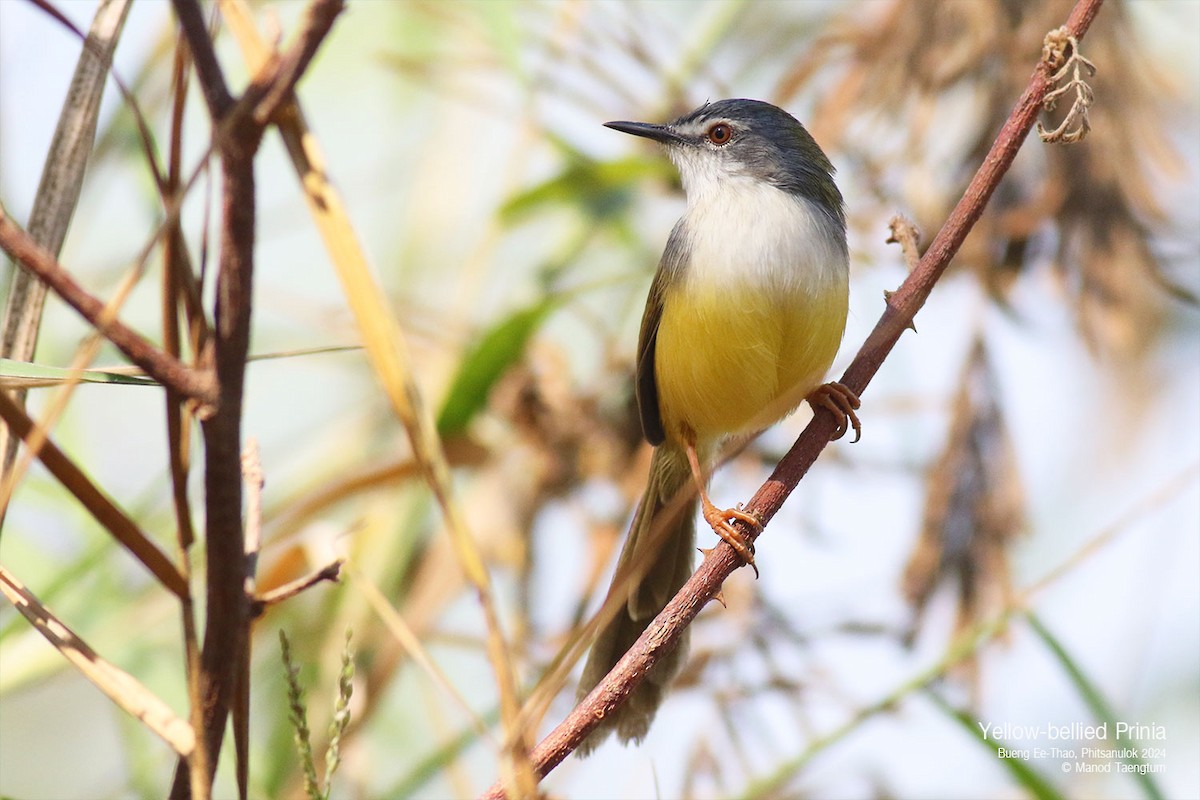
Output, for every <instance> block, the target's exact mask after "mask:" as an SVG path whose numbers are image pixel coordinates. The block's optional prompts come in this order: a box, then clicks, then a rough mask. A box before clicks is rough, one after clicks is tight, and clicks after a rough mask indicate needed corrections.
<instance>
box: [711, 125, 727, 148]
mask: <svg viewBox="0 0 1200 800" xmlns="http://www.w3.org/2000/svg"><path fill="white" fill-rule="evenodd" d="M732 138H733V128H731V127H729V125H728V124H726V123H724V122H718V123H717V124H716V125H713V126H712V127H711V128H709V129H708V140H709V141H710V142H712V143H713V144H715V145H723V144H729V140H730V139H732Z"/></svg>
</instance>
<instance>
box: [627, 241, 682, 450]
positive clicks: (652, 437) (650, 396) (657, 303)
mask: <svg viewBox="0 0 1200 800" xmlns="http://www.w3.org/2000/svg"><path fill="white" fill-rule="evenodd" d="M683 224H684V222H683V220H682V219H681V220H679V222H677V223H676V224H675V228H674V229H673V230H672V231H671V236H670V237H669V238H668V239H667V247H666V250H664V251H663V255H662V260H661V261H659V262H658V271H657V272H655V273H654V282H653V283H651V284H650V293H649V294H648V295H647V296H646V310H645V311H644V312H642V329H641V332H640V333H639V334H638V349H637V387H636V389H637V401H638V413H639V414H640V415H641V419H642V433H643V434H644V435H645V437H646V441H648V442H650V444H652V445H654V446H656V447H657V446H658V445H660V444H662V443H663V441H664V440H665V439H666V431H665V430H664V429H663V420H662V413H661V411H660V409H659V407H658V382H657V380H656V378H655V371H654V353H655V348H656V345H657V344H658V324H659V322H660V321H661V320H662V310H663V303H664V301H665V300H666V296H667V290H668V289H669V288H671V287H673V286H674V285H675V283H676V282H677V281H679V280H681V279H682V278H683V272H684V267H685V266H686V265H687V260H688V254H687V246H686V241H687V237H686V236H685V235H684V230H683Z"/></svg>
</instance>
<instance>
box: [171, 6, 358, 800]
mask: <svg viewBox="0 0 1200 800" xmlns="http://www.w3.org/2000/svg"><path fill="white" fill-rule="evenodd" d="M174 7H175V11H176V14H177V15H178V17H179V22H180V25H181V27H182V29H183V33H184V36H185V38H186V39H187V43H188V46H189V48H190V49H191V52H192V59H193V62H194V63H195V65H196V74H197V80H198V82H199V83H200V88H201V92H202V94H203V95H204V99H205V102H206V103H207V105H208V110H209V114H210V116H211V117H212V122H213V127H214V137H213V138H214V141H215V144H216V149H217V152H218V154H219V155H220V158H221V178H222V189H223V190H222V199H223V202H222V208H221V249H220V253H219V256H218V273H217V280H216V297H217V299H216V309H215V313H214V327H213V338H212V344H213V348H212V353H213V362H214V368H215V373H216V380H217V387H218V388H217V399H218V403H217V408H216V411H215V413H213V414H212V415H210V416H209V417H208V418H207V419H205V420H204V422H203V423H202V427H203V434H204V455H205V476H204V487H205V507H206V515H207V530H206V543H207V549H206V557H207V566H208V570H207V615H206V619H207V623H206V625H205V629H204V645H203V649H202V651H201V656H200V681H199V683H200V702H201V705H202V707H203V724H202V727H203V730H202V731H199V732H198V735H197V739H198V744H199V745H200V747H199V748H198V750H201V751H202V753H205V754H207V756H208V758H207V762H208V766H207V774H206V775H198V774H197V772H198V770H197V769H196V768H195V767H194V765H192V766H189V765H188V764H187V763H185V762H183V761H181V762H180V764H179V765H178V767H177V769H176V773H175V781H174V784H173V786H172V788H171V797H173V798H182V797H187V796H189V793H190V794H191V795H192V796H195V795H197V794H200V795H203V796H207V794H208V792H209V791H210V788H211V783H212V778H213V773H214V771H215V769H216V762H217V759H216V754H218V753H219V752H220V750H221V742H222V740H223V738H224V733H225V723H226V720H227V718H228V716H229V710H230V707H231V704H232V703H233V702H234V700H235V694H236V693H237V692H238V691H239V682H240V681H241V680H242V677H241V675H242V673H243V670H242V667H241V665H243V664H244V663H245V657H246V648H247V646H248V642H249V628H250V620H251V604H250V597H249V595H248V594H247V592H246V588H245V582H246V577H247V576H246V568H247V557H246V552H245V537H244V530H243V523H242V473H241V436H242V401H243V388H244V383H245V369H246V359H247V355H248V353H249V345H250V319H251V312H252V307H251V299H252V291H253V281H254V239H255V181H254V158H255V155H256V154H257V152H258V146H259V144H260V143H261V141H262V135H263V131H264V126H265V123H264V122H260V121H259V120H258V119H256V117H255V111H256V110H257V109H258V108H259V102H260V101H261V100H262V98H264V97H268V96H270V95H271V92H272V90H274V89H275V88H276V87H280V89H281V91H283V92H284V96H286V95H287V93H290V92H291V91H292V89H293V88H294V86H295V84H296V81H297V80H299V78H300V76H301V74H302V73H303V70H304V67H305V66H307V65H308V64H309V63H310V61H311V59H312V55H313V54H314V53H315V52H316V49H317V47H318V46H319V45H320V43H321V42H322V41H323V40H324V39H325V37H326V36H327V35H328V33H329V31H330V30H331V27H332V23H333V20H334V19H335V18H336V16H337V13H338V12H339V11H340V10H341V8H342V0H313V2H312V4H311V5H310V6H309V9H308V13H307V15H306V17H305V21H304V23H303V25H302V26H301V30H300V32H299V33H298V36H297V41H296V43H295V44H293V45H292V47H291V48H290V49H289V51H288V52H287V54H285V55H284V56H283V57H282V58H279V59H275V60H273V61H271V62H268V63H267V64H266V65H265V67H264V68H263V69H262V70H260V72H259V74H258V75H257V76H256V77H255V79H254V80H253V81H252V83H251V85H250V87H249V88H248V89H247V91H246V93H245V94H244V96H243V97H242V98H241V100H239V101H238V102H236V103H235V102H234V100H233V98H232V96H231V95H230V94H229V89H228V88H227V85H226V83H225V78H224V75H223V74H222V72H221V67H220V64H219V63H218V61H217V58H216V53H215V51H214V49H213V43H212V41H211V39H210V38H209V35H208V30H207V28H206V26H205V24H204V17H203V14H202V12H201V10H200V6H199V4H198V3H197V2H196V0H174ZM247 688H248V687H245V686H242V687H241V691H242V692H243V693H244V692H245V691H246V689H247Z"/></svg>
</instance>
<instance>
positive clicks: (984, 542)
mask: <svg viewBox="0 0 1200 800" xmlns="http://www.w3.org/2000/svg"><path fill="white" fill-rule="evenodd" d="M1024 528H1025V515H1024V498H1023V493H1022V490H1021V484H1020V479H1019V476H1018V473H1017V466H1016V460H1015V457H1014V454H1013V448H1012V444H1011V442H1010V440H1009V436H1008V431H1007V429H1006V426H1005V422H1004V417H1003V415H1002V414H1001V411H1000V407H999V405H998V404H997V400H996V387H995V382H994V381H993V379H992V375H991V371H990V367H989V365H988V360H987V354H986V351H985V349H984V346H983V344H982V342H981V341H978V342H976V345H975V347H974V349H973V350H972V352H971V355H970V357H969V358H968V360H967V363H966V366H965V368H964V370H963V374H962V377H961V379H960V383H959V390H958V393H957V396H956V398H955V401H954V410H953V418H952V421H951V426H950V435H949V437H948V438H947V441H946V445H945V447H944V448H943V449H942V452H941V455H940V456H939V457H938V459H937V461H936V463H935V464H934V465H933V468H932V469H931V470H930V471H929V474H928V477H927V480H926V492H925V513H924V520H923V523H922V526H921V534H920V537H919V538H918V540H917V545H916V547H915V549H914V550H913V553H912V555H911V556H910V558H909V562H908V566H907V568H906V569H905V573H904V579H903V588H904V594H905V596H906V597H907V598H908V600H909V602H910V603H912V604H913V605H914V607H915V609H916V615H917V621H918V622H919V619H920V617H921V615H922V614H923V612H924V609H925V605H926V603H927V602H928V601H929V598H930V596H931V595H932V594H933V592H934V591H935V590H936V589H937V587H938V586H939V585H941V584H942V583H943V582H944V581H947V580H953V581H955V582H956V584H957V588H958V628H959V629H960V630H961V629H963V628H965V627H966V626H967V625H969V624H970V623H972V622H974V621H977V620H979V619H983V618H986V617H988V616H990V615H992V614H994V613H996V611H997V610H998V609H999V608H1002V607H1003V606H1004V605H1005V604H1007V602H1008V601H1009V599H1010V598H1011V596H1012V586H1011V582H1010V576H1009V572H1008V563H1007V549H1008V547H1009V545H1010V544H1011V543H1012V542H1013V541H1014V540H1015V538H1016V536H1017V534H1018V533H1019V532H1021V531H1022V530H1023V529H1024Z"/></svg>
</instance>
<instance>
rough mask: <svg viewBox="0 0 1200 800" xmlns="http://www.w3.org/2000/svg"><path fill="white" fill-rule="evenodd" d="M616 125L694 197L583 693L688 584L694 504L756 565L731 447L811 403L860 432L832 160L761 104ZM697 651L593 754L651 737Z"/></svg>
mask: <svg viewBox="0 0 1200 800" xmlns="http://www.w3.org/2000/svg"><path fill="white" fill-rule="evenodd" d="M605 126H606V127H608V128H611V129H613V130H616V131H619V132H622V133H626V134H631V135H633V136H639V137H643V138H646V139H650V140H652V141H654V142H657V143H659V144H661V145H663V146H664V147H665V148H666V153H667V156H668V157H669V158H670V160H671V161H672V162H673V163H674V165H675V167H676V168H677V169H678V172H679V176H680V179H681V182H682V184H683V190H684V193H685V195H686V198H687V204H686V208H685V210H684V213H683V216H682V217H680V219H679V220H678V222H676V224H675V226H674V228H673V229H672V230H671V233H670V236H669V237H668V238H667V244H666V248H665V250H664V251H663V255H662V258H661V260H660V261H659V264H658V269H657V271H656V272H655V275H654V279H653V282H652V283H651V286H650V291H649V294H648V296H647V298H646V307H645V311H644V313H643V315H642V323H641V329H640V332H639V335H638V345H637V361H636V372H635V376H636V381H635V391H636V397H637V406H638V412H639V416H640V420H641V427H642V432H643V434H644V436H645V438H646V439H647V440H648V441H649V443H650V444H651V445H653V446H654V447H655V450H654V454H653V456H652V459H651V465H650V471H649V477H648V479H647V483H646V489H645V492H644V494H643V496H642V498H641V501H640V502H639V504H638V507H637V510H636V511H635V513H634V516H633V520H632V522H631V524H630V529H629V533H628V535H627V537H626V540H625V543H624V545H623V547H622V549H621V554H620V556H619V557H618V560H617V568H616V573H615V576H614V578H613V582H612V585H611V587H610V589H609V598H610V600H612V602H614V603H619V604H620V608H619V610H618V611H617V613H616V615H615V616H614V617H613V618H612V619H611V620H610V621H609V622H608V623H607V624H606V625H604V626H603V627H602V628H601V630H600V632H599V633H598V635H597V637H596V640H595V641H594V643H593V644H592V646H591V650H590V652H589V655H588V659H587V662H586V663H585V665H584V669H583V675H582V678H581V680H580V684H579V692H578V697H579V699H580V700H582V699H583V698H584V697H585V696H586V695H587V694H588V693H589V692H590V691H591V690H592V689H593V688H594V687H595V686H596V685H597V684H598V683H599V682H600V681H601V680H603V678H604V677H605V675H607V674H608V672H609V671H610V670H611V669H612V667H613V666H615V664H616V663H617V662H618V661H619V660H620V658H621V657H622V656H623V655H624V653H625V652H626V651H627V650H628V649H629V648H630V647H631V646H632V645H633V643H634V642H635V641H636V640H637V638H638V637H639V636H640V635H641V634H642V632H643V631H644V630H645V629H646V628H647V626H648V625H649V624H650V622H651V621H652V620H653V619H654V617H656V616H657V615H658V614H659V612H661V611H662V610H663V608H664V607H665V606H666V604H667V602H668V601H669V600H670V599H671V598H672V597H673V596H674V595H675V594H676V593H677V592H678V591H679V589H680V588H681V587H682V586H683V584H684V583H685V582H686V581H687V579H688V577H689V576H690V575H691V572H692V561H693V557H694V556H693V548H694V547H695V538H696V537H695V517H696V505H697V500H698V504H699V510H700V512H701V515H702V516H703V518H704V520H705V521H706V523H707V524H708V525H709V526H711V527H712V529H713V531H714V532H715V533H716V534H717V535H718V536H719V537H720V538H721V539H722V540H723V541H725V542H727V543H728V544H729V545H730V546H731V547H733V549H734V550H735V551H736V552H737V553H738V555H739V556H741V558H742V559H743V560H744V561H745V562H746V563H747V564H750V565H754V554H753V549H752V548H751V546H750V545H749V544H748V543H747V542H746V540H745V537H743V536H742V534H741V533H740V532H739V531H738V529H737V528H736V527H735V526H734V522H735V521H741V522H744V523H745V524H747V525H750V526H753V527H755V528H758V529H761V527H762V526H761V524H760V522H759V520H758V518H757V517H755V516H754V515H753V514H750V513H748V512H746V511H743V510H741V509H740V508H727V509H721V508H718V507H717V506H716V505H715V504H714V503H713V502H712V500H711V499H710V497H709V495H708V490H707V481H708V477H709V476H710V473H711V470H712V468H713V466H714V460H715V459H716V458H717V456H718V453H719V448H720V446H721V444H722V443H723V442H725V441H727V440H728V438H729V437H731V436H734V435H740V434H748V433H753V432H755V431H758V430H761V429H763V428H766V427H769V426H770V425H772V424H774V423H775V422H777V421H779V420H780V419H782V418H784V417H786V416H787V415H788V414H790V413H791V412H792V411H793V410H795V409H796V408H797V407H798V406H799V404H800V403H801V402H803V401H805V400H807V401H808V402H809V404H810V405H811V406H813V407H822V408H826V409H828V410H829V411H830V412H831V413H833V414H834V416H835V417H836V419H837V421H838V425H837V429H836V431H835V433H834V436H833V438H835V439H836V438H839V437H840V436H841V435H843V434H844V433H846V431H847V430H848V429H849V428H853V429H854V431H855V434H856V440H857V435H858V434H860V433H861V426H860V424H859V420H858V417H857V415H856V413H855V411H856V409H858V408H859V400H858V398H857V396H855V394H854V393H853V392H852V391H851V390H850V389H848V388H847V387H845V386H843V385H842V384H840V383H824V382H823V381H824V378H825V374H826V373H827V372H828V370H829V367H830V366H831V364H832V363H833V360H834V357H835V356H836V354H837V351H838V348H839V346H840V344H841V340H842V336H843V334H844V332H845V327H846V317H847V313H848V308H849V249H848V245H847V241H846V216H845V210H844V202H843V199H842V194H841V192H840V191H839V190H838V187H837V185H836V184H835V183H834V179H833V175H834V168H833V165H832V163H831V162H830V161H829V159H828V157H826V155H825V153H824V152H823V151H822V150H821V148H820V146H819V145H818V144H817V143H816V141H815V140H814V139H813V137H812V136H811V135H810V134H809V132H808V131H807V130H806V129H805V128H804V126H803V125H802V124H801V123H800V122H799V121H798V120H796V118H795V117H793V116H792V115H791V114H789V113H788V112H787V111H785V110H783V109H781V108H779V107H778V106H775V105H772V104H771V103H767V102H764V101H761V100H750V99H728V100H720V101H717V102H710V103H705V104H704V105H702V106H700V107H699V108H697V109H695V110H694V111H692V112H690V113H687V114H684V115H683V116H681V117H679V118H678V119H676V120H674V121H673V122H670V123H667V124H652V123H645V122H623V121H622V122H607V123H605ZM689 484H692V485H694V489H695V490H694V493H693V492H692V488H691V486H689ZM685 494H686V495H690V497H689V498H688V500H686V501H684V502H680V501H678V500H676V498H677V496H684V495H685ZM755 571H756V573H757V567H755ZM614 594H617V595H620V599H619V600H616V599H613V595H614ZM686 648H687V641H686V632H685V634H684V636H683V637H681V639H680V641H679V643H678V645H677V646H676V648H675V649H674V650H673V651H672V652H670V653H667V654H665V655H664V656H663V657H662V658H661V659H660V660H659V661H658V662H657V663H656V664H655V666H654V667H653V668H652V669H651V670H650V671H649V673H648V674H647V675H646V676H645V677H644V679H643V680H642V682H641V683H639V684H638V685H637V687H636V688H635V689H634V690H633V692H632V693H631V694H630V696H629V697H628V698H627V701H626V703H625V704H624V705H622V706H620V707H619V708H618V709H616V710H615V711H613V712H611V713H610V714H608V715H607V716H606V717H605V718H604V719H603V720H602V721H601V723H600V724H599V725H598V726H597V727H596V728H595V729H593V731H592V732H591V733H590V734H589V736H588V737H587V738H586V739H585V740H584V742H583V743H582V746H581V747H580V753H581V754H582V755H586V754H588V753H590V752H591V751H592V750H594V749H595V748H596V747H597V746H598V745H599V744H600V743H601V742H602V741H603V740H604V739H605V738H606V737H607V736H608V735H609V734H610V733H612V732H614V731H615V732H616V734H617V736H618V738H619V739H620V740H622V741H623V742H625V743H630V742H638V741H640V740H641V739H642V738H644V737H645V735H646V733H647V732H648V731H649V728H650V724H651V722H652V721H653V718H654V715H655V713H656V711H657V709H658V707H659V705H660V704H661V703H662V700H663V697H664V695H665V693H666V690H667V688H668V686H669V684H670V682H671V681H672V679H673V678H674V677H675V676H676V674H677V673H678V671H679V669H680V667H681V666H682V664H683V661H684V658H685V654H686Z"/></svg>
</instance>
